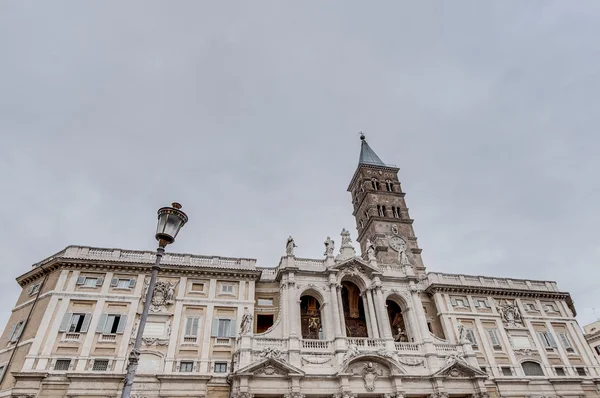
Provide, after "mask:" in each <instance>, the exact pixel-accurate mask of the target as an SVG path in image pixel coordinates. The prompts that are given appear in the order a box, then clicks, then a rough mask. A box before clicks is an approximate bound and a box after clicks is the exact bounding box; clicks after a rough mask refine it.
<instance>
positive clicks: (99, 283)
mask: <svg viewBox="0 0 600 398" xmlns="http://www.w3.org/2000/svg"><path fill="white" fill-rule="evenodd" d="M103 283H104V278H102V277H100V278H98V279H97V280H96V286H98V287H99V286H102V284H103Z"/></svg>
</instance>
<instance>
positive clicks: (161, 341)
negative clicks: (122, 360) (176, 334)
mask: <svg viewBox="0 0 600 398" xmlns="http://www.w3.org/2000/svg"><path fill="white" fill-rule="evenodd" d="M139 325H140V322H139V321H137V322H136V323H135V325H134V327H133V330H132V331H131V336H130V337H129V344H134V343H135V337H136V336H137V329H138V327H139ZM170 339H171V322H168V323H167V331H166V333H165V335H164V336H162V337H142V343H143V344H145V345H160V346H163V345H169V340H170Z"/></svg>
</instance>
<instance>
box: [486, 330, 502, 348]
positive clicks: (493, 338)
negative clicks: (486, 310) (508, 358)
mask: <svg viewBox="0 0 600 398" xmlns="http://www.w3.org/2000/svg"><path fill="white" fill-rule="evenodd" d="M487 332H488V335H489V336H490V342H491V343H492V347H494V350H501V349H502V345H501V344H500V338H499V337H498V330H496V329H487Z"/></svg>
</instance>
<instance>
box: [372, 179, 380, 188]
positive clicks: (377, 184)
mask: <svg viewBox="0 0 600 398" xmlns="http://www.w3.org/2000/svg"><path fill="white" fill-rule="evenodd" d="M371 185H372V186H373V189H374V190H375V191H379V181H377V178H373V179H372V180H371Z"/></svg>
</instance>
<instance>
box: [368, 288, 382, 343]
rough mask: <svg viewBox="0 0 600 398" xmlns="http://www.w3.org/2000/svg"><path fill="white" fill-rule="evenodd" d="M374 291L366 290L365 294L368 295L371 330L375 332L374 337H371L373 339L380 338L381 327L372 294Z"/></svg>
mask: <svg viewBox="0 0 600 398" xmlns="http://www.w3.org/2000/svg"><path fill="white" fill-rule="evenodd" d="M371 292H372V290H371V289H369V290H365V294H366V295H367V305H368V307H369V309H368V311H369V318H370V320H371V330H372V331H373V335H372V336H369V337H371V338H373V339H378V338H379V327H378V326H377V319H378V318H379V317H378V316H377V314H375V308H374V306H373V296H372V294H371Z"/></svg>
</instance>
